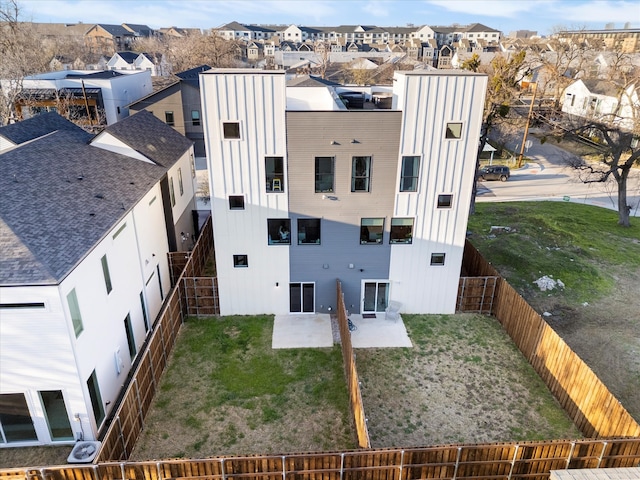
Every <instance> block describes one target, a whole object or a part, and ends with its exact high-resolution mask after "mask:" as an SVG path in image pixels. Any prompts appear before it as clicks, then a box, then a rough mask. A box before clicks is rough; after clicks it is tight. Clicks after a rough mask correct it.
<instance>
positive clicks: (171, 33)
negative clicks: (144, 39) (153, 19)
mask: <svg viewBox="0 0 640 480" xmlns="http://www.w3.org/2000/svg"><path fill="white" fill-rule="evenodd" d="M158 33H159V34H160V35H164V36H167V37H176V38H182V37H188V36H190V35H202V30H200V29H199V28H180V27H167V28H160V29H158Z"/></svg>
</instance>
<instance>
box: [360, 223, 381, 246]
mask: <svg viewBox="0 0 640 480" xmlns="http://www.w3.org/2000/svg"><path fill="white" fill-rule="evenodd" d="M365 220H372V221H376V220H381V224H380V225H374V224H372V225H365V224H364V223H365ZM384 221H385V218H384V217H363V218H361V219H360V245H382V243H383V240H384ZM367 227H380V238H376V239H375V240H374V241H371V232H370V231H369V230H368V229H367V232H368V235H366V234H365V235H363V228H367ZM363 238H365V239H364V240H363Z"/></svg>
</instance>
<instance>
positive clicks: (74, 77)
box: [0, 70, 153, 126]
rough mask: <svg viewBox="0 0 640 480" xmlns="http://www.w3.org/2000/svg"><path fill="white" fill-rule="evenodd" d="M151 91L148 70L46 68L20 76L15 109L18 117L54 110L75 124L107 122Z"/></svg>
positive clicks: (125, 111)
mask: <svg viewBox="0 0 640 480" xmlns="http://www.w3.org/2000/svg"><path fill="white" fill-rule="evenodd" d="M5 82H6V81H5V80H0V84H1V85H5ZM152 91H153V86H152V84H151V75H150V73H149V72H148V71H139V72H130V73H129V72H122V71H121V72H118V71H111V70H109V71H95V70H63V71H57V72H48V73H42V74H38V75H32V76H29V77H25V78H24V80H23V81H22V89H21V94H20V96H19V98H18V100H17V103H16V111H17V113H18V116H19V118H21V119H27V118H30V117H32V116H34V115H38V114H39V113H41V112H43V111H58V112H60V113H62V114H63V115H65V116H68V117H69V118H71V119H72V120H73V121H74V122H76V123H78V124H82V125H94V126H96V125H111V124H113V123H115V122H117V121H118V120H121V119H123V118H125V117H127V116H128V115H129V109H128V108H127V105H128V104H130V103H131V102H133V101H135V100H137V99H139V98H142V97H144V96H145V95H148V94H149V93H151V92H152ZM87 106H88V107H89V113H87Z"/></svg>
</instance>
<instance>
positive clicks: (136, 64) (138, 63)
mask: <svg viewBox="0 0 640 480" xmlns="http://www.w3.org/2000/svg"><path fill="white" fill-rule="evenodd" d="M107 68H108V69H109V70H148V71H149V72H150V73H151V76H152V77H164V76H167V75H169V74H170V73H171V67H170V65H169V64H168V63H167V62H166V60H165V56H164V55H162V54H161V53H146V52H143V53H136V52H116V53H114V54H113V56H112V57H111V59H110V60H109V62H108V63H107Z"/></svg>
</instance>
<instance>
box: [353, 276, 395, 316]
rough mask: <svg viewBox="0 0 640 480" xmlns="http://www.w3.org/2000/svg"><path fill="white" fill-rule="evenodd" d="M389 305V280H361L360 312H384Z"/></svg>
mask: <svg viewBox="0 0 640 480" xmlns="http://www.w3.org/2000/svg"><path fill="white" fill-rule="evenodd" d="M388 305H389V281H387V280H383V281H377V280H363V281H362V305H361V309H360V311H361V312H362V313H373V312H384V311H385V309H386V308H387V306H388Z"/></svg>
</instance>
